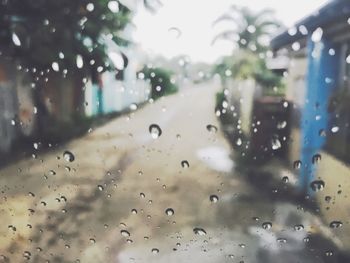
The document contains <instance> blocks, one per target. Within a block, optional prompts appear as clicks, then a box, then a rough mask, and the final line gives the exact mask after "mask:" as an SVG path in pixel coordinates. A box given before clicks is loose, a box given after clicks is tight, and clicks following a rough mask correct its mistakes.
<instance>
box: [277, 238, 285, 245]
mask: <svg viewBox="0 0 350 263" xmlns="http://www.w3.org/2000/svg"><path fill="white" fill-rule="evenodd" d="M277 242H278V243H282V244H285V243H287V239H286V238H277Z"/></svg>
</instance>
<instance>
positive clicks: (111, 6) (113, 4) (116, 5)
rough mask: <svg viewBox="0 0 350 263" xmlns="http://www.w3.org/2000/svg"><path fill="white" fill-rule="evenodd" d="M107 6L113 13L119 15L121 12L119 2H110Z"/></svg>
mask: <svg viewBox="0 0 350 263" xmlns="http://www.w3.org/2000/svg"><path fill="white" fill-rule="evenodd" d="M107 6H108V8H109V10H111V12H113V13H117V12H118V11H119V3H118V2H117V1H114V0H113V1H109V2H108V4H107Z"/></svg>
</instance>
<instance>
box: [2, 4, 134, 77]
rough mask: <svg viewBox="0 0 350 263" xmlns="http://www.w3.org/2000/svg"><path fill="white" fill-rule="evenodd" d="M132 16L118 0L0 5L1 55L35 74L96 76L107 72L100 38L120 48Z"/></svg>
mask: <svg viewBox="0 0 350 263" xmlns="http://www.w3.org/2000/svg"><path fill="white" fill-rule="evenodd" d="M129 15H130V10H129V9H128V8H127V7H126V6H124V5H123V4H122V3H120V2H119V1H117V0H74V1H72V0H60V1H57V0H25V1H23V0H11V1H1V2H0V25H1V26H0V32H1V35H0V41H1V43H2V45H1V52H2V53H3V54H4V55H5V56H8V57H11V58H15V59H17V60H19V61H20V63H21V65H23V67H28V68H30V69H33V68H35V69H36V70H37V71H40V70H47V69H51V67H52V65H53V63H55V64H54V66H53V67H54V70H56V71H62V70H67V71H68V72H69V71H76V70H77V67H78V68H79V70H80V71H84V72H85V73H87V74H89V75H90V74H93V75H96V74H94V73H95V72H96V71H97V69H99V71H103V70H106V69H108V68H109V67H110V65H111V63H110V62H109V58H108V54H107V52H106V43H105V41H103V40H102V37H103V36H106V37H109V38H112V39H113V40H114V41H115V42H116V43H117V44H119V45H126V44H127V41H126V40H124V39H123V38H122V37H121V36H120V32H121V31H122V30H123V29H124V28H125V26H126V25H127V24H128V23H129V21H130V16H129Z"/></svg>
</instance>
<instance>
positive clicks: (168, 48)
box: [134, 0, 328, 62]
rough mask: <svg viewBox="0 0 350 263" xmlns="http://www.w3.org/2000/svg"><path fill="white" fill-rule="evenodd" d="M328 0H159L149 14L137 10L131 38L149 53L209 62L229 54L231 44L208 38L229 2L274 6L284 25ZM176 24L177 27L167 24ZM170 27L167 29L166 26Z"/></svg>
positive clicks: (215, 31) (303, 15)
mask: <svg viewBox="0 0 350 263" xmlns="http://www.w3.org/2000/svg"><path fill="white" fill-rule="evenodd" d="M327 2H328V0H294V1H285V0H162V3H163V6H162V7H161V8H160V9H159V10H158V11H157V13H156V14H154V15H152V14H151V13H150V12H147V11H145V10H142V9H141V10H139V12H138V13H137V15H136V17H135V20H134V23H135V25H136V27H137V29H136V31H135V34H134V39H135V41H136V42H139V43H140V44H141V46H142V48H143V49H144V50H146V51H148V52H149V53H153V54H161V55H163V56H165V57H167V58H171V57H174V56H176V55H180V54H181V55H182V54H185V55H189V56H190V57H191V59H192V60H193V61H203V62H213V61H215V60H216V59H217V58H218V57H219V56H221V55H225V54H230V52H231V51H232V44H230V43H229V42H228V41H218V42H217V43H216V44H215V45H214V46H211V41H212V39H213V37H214V36H215V35H216V33H218V32H220V28H219V27H214V28H213V27H212V22H213V21H214V20H215V19H216V18H217V17H219V16H220V15H221V14H223V13H225V12H226V11H227V10H228V7H229V6H231V5H233V4H234V5H239V6H247V7H249V8H250V9H252V10H254V11H259V10H262V9H264V8H269V9H274V10H275V14H276V15H275V16H276V18H277V19H278V20H280V21H282V22H283V23H284V24H285V25H286V26H292V25H293V24H294V23H295V22H297V21H298V20H300V19H302V18H303V17H305V16H306V15H308V14H310V13H312V12H313V11H315V10H317V9H318V8H319V7H321V6H322V5H324V4H325V3H327ZM174 27H175V28H178V29H179V30H180V31H181V35H180V34H179V32H178V31H177V30H174V29H171V28H174ZM169 29H170V30H169Z"/></svg>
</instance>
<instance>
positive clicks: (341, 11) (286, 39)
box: [270, 0, 350, 50]
mask: <svg viewBox="0 0 350 263" xmlns="http://www.w3.org/2000/svg"><path fill="white" fill-rule="evenodd" d="M300 8H302V5H301V6H300ZM349 16H350V0H333V1H331V2H330V3H328V4H326V5H325V6H324V7H322V8H321V9H319V10H318V11H316V12H315V13H313V14H312V15H310V16H308V17H306V18H305V19H303V20H301V21H300V22H298V23H297V24H296V25H295V28H296V29H297V32H296V34H294V35H291V34H289V33H288V31H285V32H283V33H282V34H280V35H278V36H276V37H275V38H273V39H272V41H271V44H270V45H271V48H272V49H273V50H278V49H280V48H282V47H284V46H286V45H288V44H291V43H293V42H295V41H298V40H299V39H301V38H304V37H305V36H306V35H305V34H303V33H302V32H300V30H299V28H300V27H301V26H304V27H306V29H307V31H308V32H309V34H310V33H312V32H313V31H314V30H315V29H317V28H318V27H321V28H322V27H324V26H326V25H328V24H331V23H335V22H337V21H339V22H342V21H344V19H348V18H349Z"/></svg>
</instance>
